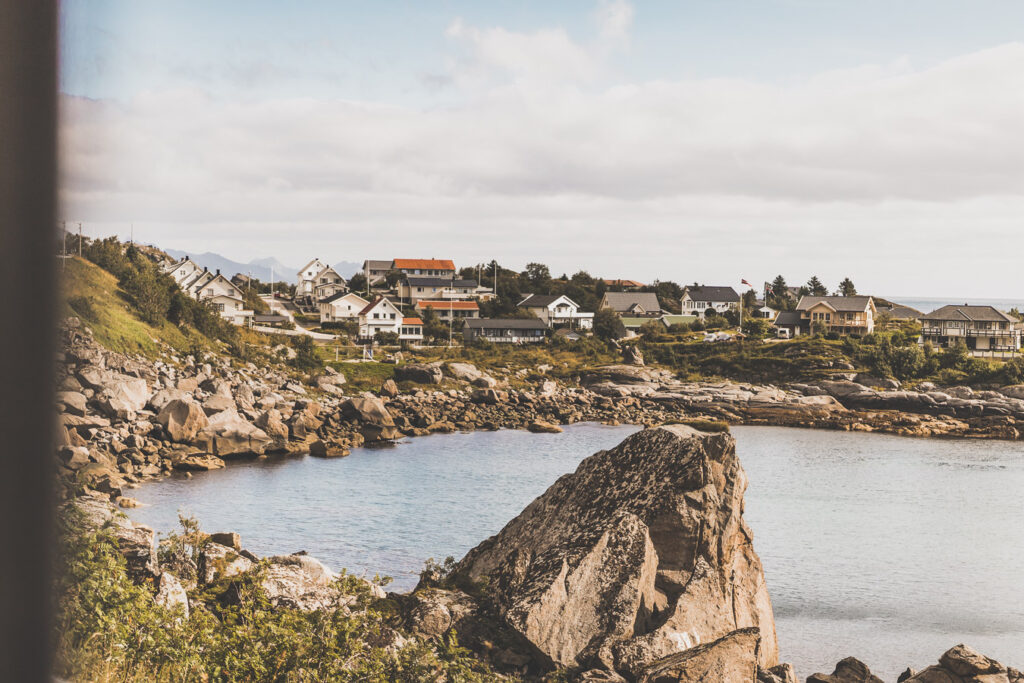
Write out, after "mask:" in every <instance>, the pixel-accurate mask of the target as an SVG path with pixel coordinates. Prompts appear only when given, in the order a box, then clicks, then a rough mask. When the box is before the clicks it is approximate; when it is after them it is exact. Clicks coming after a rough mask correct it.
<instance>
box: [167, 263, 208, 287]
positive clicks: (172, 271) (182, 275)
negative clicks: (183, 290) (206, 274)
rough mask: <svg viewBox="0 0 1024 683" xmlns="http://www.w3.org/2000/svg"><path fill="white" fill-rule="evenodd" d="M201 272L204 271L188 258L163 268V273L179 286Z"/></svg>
mask: <svg viewBox="0 0 1024 683" xmlns="http://www.w3.org/2000/svg"><path fill="white" fill-rule="evenodd" d="M203 270H204V269H203V268H202V267H201V266H200V265H199V264H198V263H196V262H195V261H193V260H192V259H190V258H189V257H188V256H186V257H185V258H183V259H182V260H180V261H178V262H177V263H172V264H171V265H169V266H167V267H166V268H164V272H165V273H167V274H168V275H170V276H171V278H173V279H174V281H175V282H177V283H178V284H179V285H180V284H181V282H182V281H183V280H185V279H186V278H189V277H191V276H193V275H195V274H196V273H197V272H201V271H203Z"/></svg>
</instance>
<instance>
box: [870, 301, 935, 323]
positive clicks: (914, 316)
mask: <svg viewBox="0 0 1024 683" xmlns="http://www.w3.org/2000/svg"><path fill="white" fill-rule="evenodd" d="M878 312H879V313H885V314H887V315H888V316H890V317H892V318H895V319H896V320H918V319H920V318H921V316H923V315H924V313H922V312H921V311H919V310H917V309H916V308H911V307H910V306H904V305H902V304H893V305H892V306H883V307H882V308H879V309H878Z"/></svg>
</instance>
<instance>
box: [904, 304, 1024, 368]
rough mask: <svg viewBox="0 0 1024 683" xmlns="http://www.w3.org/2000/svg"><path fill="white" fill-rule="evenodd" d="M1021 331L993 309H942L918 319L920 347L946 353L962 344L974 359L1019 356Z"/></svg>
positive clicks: (965, 306)
mask: <svg viewBox="0 0 1024 683" xmlns="http://www.w3.org/2000/svg"><path fill="white" fill-rule="evenodd" d="M1021 327H1022V326H1021V323H1020V321H1019V320H1017V319H1016V318H1014V317H1013V316H1011V315H1009V314H1008V313H1003V312H1002V311H1000V310H998V309H996V308H993V307H992V306H968V305H967V304H964V305H963V306H943V307H942V308H940V309H938V310H935V311H932V312H931V313H926V314H924V315H922V316H921V338H920V343H921V344H922V345H924V344H931V345H932V346H934V347H937V348H943V349H945V348H949V347H951V346H954V345H955V344H956V343H957V342H958V341H960V340H963V342H964V343H965V344H966V345H967V349H968V350H969V351H970V352H971V354H972V355H974V356H983V357H986V358H1007V357H1012V356H1014V355H1016V354H1018V353H1020V350H1021Z"/></svg>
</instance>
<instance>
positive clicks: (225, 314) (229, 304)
mask: <svg viewBox="0 0 1024 683" xmlns="http://www.w3.org/2000/svg"><path fill="white" fill-rule="evenodd" d="M203 302H204V303H206V304H207V305H208V306H211V307H212V308H213V310H215V311H217V313H219V314H220V317H222V318H224V319H225V320H227V321H228V322H231V323H234V324H235V325H251V324H252V317H253V311H251V310H249V309H246V307H245V302H244V301H242V300H241V299H238V298H235V297H233V296H225V295H223V294H213V295H211V296H206V297H203Z"/></svg>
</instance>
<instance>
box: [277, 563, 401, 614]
mask: <svg viewBox="0 0 1024 683" xmlns="http://www.w3.org/2000/svg"><path fill="white" fill-rule="evenodd" d="M262 578H263V580H262V583H261V585H262V587H263V590H264V591H266V593H267V598H269V599H270V602H271V603H272V604H274V605H277V606H284V607H292V608H296V609H300V610H307V611H308V610H317V609H327V610H330V609H336V608H338V607H344V606H346V605H348V604H351V603H352V602H354V600H355V597H354V596H353V595H351V594H348V593H345V592H343V591H342V590H341V588H340V587H339V586H338V584H337V581H336V579H337V576H336V575H335V574H334V573H333V572H332V571H331V570H329V569H328V568H327V567H325V566H324V565H323V564H322V563H321V562H320V561H319V560H316V559H314V558H312V557H310V556H308V555H277V556H274V557H270V558H268V559H267V561H266V567H265V569H264V573H263V575H262ZM366 586H367V588H368V589H369V590H370V592H371V594H372V595H373V596H374V597H378V598H382V597H384V591H383V590H382V589H381V588H380V586H377V585H376V584H371V583H369V582H367V583H366Z"/></svg>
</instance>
